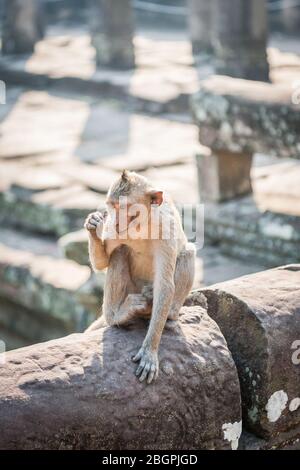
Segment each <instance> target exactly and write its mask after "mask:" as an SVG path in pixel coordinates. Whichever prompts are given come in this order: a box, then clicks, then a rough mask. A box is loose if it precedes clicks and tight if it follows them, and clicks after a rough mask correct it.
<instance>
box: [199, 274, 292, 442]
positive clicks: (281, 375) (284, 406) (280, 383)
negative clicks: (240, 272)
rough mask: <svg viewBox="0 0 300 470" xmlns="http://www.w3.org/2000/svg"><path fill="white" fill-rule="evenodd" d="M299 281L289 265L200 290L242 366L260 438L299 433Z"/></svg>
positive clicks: (247, 406) (251, 422) (247, 415)
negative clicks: (282, 433) (284, 433)
mask: <svg viewBox="0 0 300 470" xmlns="http://www.w3.org/2000/svg"><path fill="white" fill-rule="evenodd" d="M299 285H300V265H289V266H284V267H281V268H277V269H273V270H269V271H264V272H261V273H257V274H253V275H250V276H245V277H241V278H239V279H235V280H232V281H228V282H224V283H220V284H216V285H214V286H211V287H209V288H207V289H204V290H201V292H202V293H204V295H205V296H206V298H207V302H208V313H209V315H210V316H211V317H212V318H213V319H214V320H215V321H216V322H217V323H218V325H219V327H220V328H221V330H222V332H223V334H224V336H225V338H226V340H227V343H228V347H229V349H230V351H231V352H232V355H233V358H234V361H235V363H236V366H237V368H238V372H239V378H240V383H241V390H242V401H243V415H244V420H245V423H247V425H248V427H249V428H250V429H252V430H253V432H255V433H256V434H257V435H259V436H262V437H268V438H269V437H274V436H276V435H277V434H278V433H280V432H286V431H291V430H294V437H295V435H297V436H298V437H299V436H300V363H299V355H300V347H299V344H300V343H299V338H300V291H299ZM297 348H298V352H297Z"/></svg>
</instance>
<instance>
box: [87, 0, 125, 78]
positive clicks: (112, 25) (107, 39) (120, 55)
mask: <svg viewBox="0 0 300 470" xmlns="http://www.w3.org/2000/svg"><path fill="white" fill-rule="evenodd" d="M91 26H92V40H93V45H94V46H95V49H96V59H97V64H98V65H102V66H103V65H104V66H110V67H112V68H117V69H123V68H125V69H130V68H132V67H134V48H133V34H134V18H133V11H132V5H131V0H115V1H114V2H111V1H110V0H97V1H95V2H93V10H92V14H91Z"/></svg>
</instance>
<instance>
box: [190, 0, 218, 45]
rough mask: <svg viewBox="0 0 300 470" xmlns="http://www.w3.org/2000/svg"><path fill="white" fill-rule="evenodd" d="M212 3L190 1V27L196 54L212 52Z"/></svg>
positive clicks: (197, 0)
mask: <svg viewBox="0 0 300 470" xmlns="http://www.w3.org/2000/svg"><path fill="white" fill-rule="evenodd" d="M212 3H213V2H212V1H207V0H188V2H187V5H188V26H189V31H190V37H191V41H192V48H193V53H194V54H199V53H201V52H212V13H213V7H212Z"/></svg>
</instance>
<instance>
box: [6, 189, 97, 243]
mask: <svg viewBox="0 0 300 470" xmlns="http://www.w3.org/2000/svg"><path fill="white" fill-rule="evenodd" d="M12 189H14V188H12ZM20 192H21V194H20ZM20 196H21V197H20ZM104 205H105V200H104V196H102V197H101V196H100V195H99V194H96V193H95V192H93V191H89V190H87V189H85V188H84V187H83V186H80V185H72V186H68V187H66V188H62V189H59V190H57V189H56V190H54V189H49V190H46V191H38V192H33V194H31V195H30V191H25V194H24V191H20V190H19V191H18V188H17V190H16V191H13V190H8V191H5V192H3V193H0V209H1V213H0V220H1V221H4V222H5V224H11V225H15V226H18V227H22V228H25V229H29V230H32V231H36V232H41V233H48V234H55V235H58V236H61V235H64V234H66V233H68V232H70V231H72V230H76V229H79V228H82V226H83V223H84V220H85V218H86V215H87V214H88V213H89V212H92V211H94V210H95V209H96V208H99V209H103V208H104Z"/></svg>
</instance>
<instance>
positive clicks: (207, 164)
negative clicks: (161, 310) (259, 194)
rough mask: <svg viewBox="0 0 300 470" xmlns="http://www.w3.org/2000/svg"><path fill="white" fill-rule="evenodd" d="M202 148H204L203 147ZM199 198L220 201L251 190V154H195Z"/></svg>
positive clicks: (215, 152)
mask: <svg viewBox="0 0 300 470" xmlns="http://www.w3.org/2000/svg"><path fill="white" fill-rule="evenodd" d="M204 149H206V148H205V147H204ZM196 162H197V169H198V187H199V194H200V200H201V201H202V202H203V201H214V202H221V201H226V200H228V199H232V198H234V197H238V196H242V195H245V194H247V193H250V192H251V191H252V185H251V178H250V170H251V164H252V155H249V154H244V155H239V154H236V153H231V152H224V151H223V152H222V151H221V152H220V151H213V152H210V151H209V149H206V150H205V151H203V152H200V153H198V155H197V156H196Z"/></svg>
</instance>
